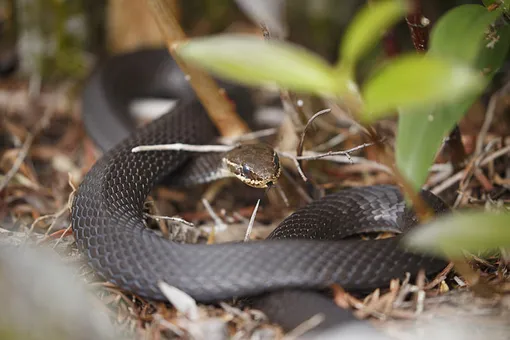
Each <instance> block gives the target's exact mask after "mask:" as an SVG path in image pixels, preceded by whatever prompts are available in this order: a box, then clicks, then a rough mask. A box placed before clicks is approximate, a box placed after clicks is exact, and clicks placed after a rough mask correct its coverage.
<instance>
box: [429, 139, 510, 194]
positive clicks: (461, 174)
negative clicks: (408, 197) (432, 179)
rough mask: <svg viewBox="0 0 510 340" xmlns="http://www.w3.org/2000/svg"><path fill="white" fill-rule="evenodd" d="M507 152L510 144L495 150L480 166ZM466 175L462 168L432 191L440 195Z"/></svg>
mask: <svg viewBox="0 0 510 340" xmlns="http://www.w3.org/2000/svg"><path fill="white" fill-rule="evenodd" d="M505 154H510V145H508V146H506V147H504V148H502V149H499V150H498V151H496V152H494V153H493V154H491V155H489V156H487V157H486V158H484V159H483V161H481V162H480V164H479V166H484V165H487V164H489V163H490V162H492V161H493V160H495V159H496V158H499V157H501V156H504V155H505ZM464 176H465V171H464V170H461V171H459V172H457V173H456V174H455V175H453V176H451V177H450V178H448V179H447V180H445V181H444V182H443V183H441V184H439V185H438V186H436V187H434V188H433V189H432V190H431V191H432V193H434V194H436V195H438V194H440V193H441V192H443V191H444V190H446V189H447V188H448V187H450V186H452V185H454V184H455V183H457V182H458V181H460V180H462V178H463V177H464Z"/></svg>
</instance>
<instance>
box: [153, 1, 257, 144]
mask: <svg viewBox="0 0 510 340" xmlns="http://www.w3.org/2000/svg"><path fill="white" fill-rule="evenodd" d="M148 2H149V5H150V8H151V10H152V14H153V15H154V17H155V19H156V23H157V24H158V27H159V29H160V31H161V33H162V34H163V36H164V37H165V39H166V43H167V47H168V51H169V52H170V54H171V55H172V57H173V58H174V59H175V61H176V62H177V64H178V65H179V67H180V68H181V70H182V71H183V72H184V74H186V75H187V79H189V82H190V85H191V87H192V88H193V89H194V90H195V92H196V94H197V96H198V98H200V101H201V102H202V104H203V105H204V107H205V108H206V110H207V112H208V114H209V117H210V118H211V120H212V121H213V122H214V124H215V125H216V127H217V128H218V130H219V131H220V134H221V135H222V136H238V135H242V134H244V133H246V132H249V131H250V129H249V128H248V126H247V125H246V123H245V122H243V121H242V120H241V118H240V117H239V116H238V115H237V114H236V112H235V108H234V107H233V105H232V104H231V103H230V102H229V101H228V100H227V98H226V95H225V91H224V90H223V89H220V88H219V87H218V85H217V84H216V82H215V81H214V79H212V78H211V77H210V76H209V75H208V74H206V73H205V72H203V71H201V70H199V69H197V68H195V67H192V66H190V65H188V64H187V63H185V62H184V61H183V60H182V59H181V58H180V57H179V56H178V54H177V53H176V48H177V47H178V46H179V44H182V43H185V42H186V40H187V39H188V38H187V36H186V34H185V33H184V31H183V30H182V28H181V26H180V25H179V22H178V21H177V18H176V16H175V14H174V12H173V11H174V9H173V8H172V6H170V1H165V0H148Z"/></svg>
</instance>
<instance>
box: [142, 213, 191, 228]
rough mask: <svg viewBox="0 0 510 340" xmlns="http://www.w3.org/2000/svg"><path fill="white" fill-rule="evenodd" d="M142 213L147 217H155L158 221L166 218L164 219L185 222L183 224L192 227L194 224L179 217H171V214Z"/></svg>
mask: <svg viewBox="0 0 510 340" xmlns="http://www.w3.org/2000/svg"><path fill="white" fill-rule="evenodd" d="M144 215H145V216H147V217H149V218H152V219H155V220H156V221H158V220H166V221H173V222H177V223H182V224H185V225H187V226H190V227H194V226H195V225H194V224H193V223H191V222H188V221H186V220H185V219H183V218H180V217H173V216H172V217H171V216H163V215H151V214H147V213H145V214H144Z"/></svg>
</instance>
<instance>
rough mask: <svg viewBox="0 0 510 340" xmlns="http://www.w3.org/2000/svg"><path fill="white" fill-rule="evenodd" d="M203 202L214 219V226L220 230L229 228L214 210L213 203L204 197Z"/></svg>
mask: <svg viewBox="0 0 510 340" xmlns="http://www.w3.org/2000/svg"><path fill="white" fill-rule="evenodd" d="M202 204H203V205H204V207H205V209H206V210H207V212H208V213H209V215H210V216H211V218H212V219H213V221H214V226H215V227H216V228H217V229H218V230H225V229H227V225H226V224H225V223H223V221H222V220H221V218H220V217H219V216H218V215H216V213H215V212H214V210H213V208H212V207H211V205H210V204H209V202H208V201H207V200H206V199H205V198H202ZM213 230H214V229H213Z"/></svg>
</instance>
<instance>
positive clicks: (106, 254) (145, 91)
mask: <svg viewBox="0 0 510 340" xmlns="http://www.w3.org/2000/svg"><path fill="white" fill-rule="evenodd" d="M227 92H228V93H229V96H230V98H231V99H232V100H233V101H234V103H235V104H236V106H237V109H238V111H244V112H250V111H251V110H252V104H251V103H250V101H249V99H247V98H248V96H247V95H246V92H243V90H240V89H239V87H238V86H231V87H230V88H227ZM139 97H173V98H175V97H177V98H180V102H179V104H178V105H177V106H176V107H175V108H173V109H172V110H171V111H170V112H169V113H167V114H165V115H163V116H162V117H161V118H158V119H157V120H155V121H153V122H151V123H149V124H147V125H145V126H144V127H142V128H138V129H136V130H135V131H133V130H134V125H133V124H132V122H129V120H128V119H127V118H126V116H127V115H126V111H127V105H128V103H129V102H130V101H131V100H133V99H134V98H139ZM83 116H84V121H85V125H86V127H87V130H88V132H89V133H90V134H91V135H92V137H93V139H94V140H95V141H96V142H97V143H98V144H99V145H101V146H102V147H103V149H104V150H105V151H106V152H105V153H104V155H103V156H102V158H101V159H99V160H98V161H97V162H96V164H95V165H94V166H93V167H92V169H91V170H90V171H89V172H88V173H87V174H86V176H85V178H84V180H83V182H82V183H81V185H80V186H79V189H78V191H77V193H76V195H75V198H74V202H73V206H72V224H73V231H74V236H75V238H76V242H77V245H78V248H79V249H80V250H81V251H82V252H83V253H84V254H85V255H86V256H87V258H88V260H89V263H90V265H91V266H92V267H93V268H94V269H95V270H96V271H97V273H99V274H100V275H101V276H103V277H104V278H105V279H107V280H108V281H110V282H112V283H114V284H116V285H118V286H119V287H120V288H122V289H125V290H127V291H131V292H133V293H136V294H138V295H140V296H142V297H145V298H149V299H153V300H165V297H164V296H163V295H162V293H161V291H160V289H159V288H158V282H159V281H164V282H166V283H168V284H170V285H172V286H175V287H177V288H179V289H181V290H183V291H184V292H186V293H188V294H190V295H191V296H192V297H193V298H195V299H196V300H198V301H201V302H216V301H219V300H223V299H229V298H232V297H253V296H257V295H260V294H266V295H264V297H263V298H262V299H266V300H271V296H273V298H272V300H271V302H270V304H272V305H273V307H274V306H275V301H277V302H276V305H278V306H279V308H280V307H281V308H283V307H282V306H284V304H285V299H284V296H285V295H289V294H290V295H292V298H291V300H292V301H294V303H295V302H296V301H298V302H299V301H301V300H300V298H299V296H300V295H299V294H302V295H301V296H303V300H302V301H308V302H306V304H307V306H305V308H301V309H300V308H296V307H293V308H292V309H291V310H290V312H289V311H287V312H285V313H282V312H281V310H280V311H279V312H278V313H279V314H278V313H276V314H278V316H277V317H276V316H275V317H276V318H277V319H278V320H276V321H277V322H280V323H281V324H283V325H286V326H285V327H286V328H288V327H291V326H295V325H296V323H298V322H300V321H304V318H305V317H307V315H308V314H309V311H311V310H316V309H317V308H315V307H313V306H312V304H313V301H314V300H313V299H312V300H311V301H312V302H310V300H309V299H307V298H306V296H309V295H306V294H309V293H311V292H315V291H317V290H322V289H325V288H328V287H329V286H330V285H331V284H333V283H337V284H339V285H340V286H342V287H343V288H345V289H347V290H354V291H368V290H370V289H373V288H376V287H385V286H388V284H389V282H390V280H391V279H393V278H403V277H404V275H405V273H406V272H409V273H411V274H412V275H415V274H416V273H417V272H418V271H419V269H420V268H423V269H425V271H426V273H427V274H433V273H437V272H439V271H440V270H441V269H443V268H444V266H445V262H444V261H442V260H439V259H434V258H430V257H427V256H422V255H417V254H413V253H410V252H407V251H404V250H402V249H401V247H399V241H400V237H399V236H397V237H394V238H389V239H382V240H369V241H362V240H358V239H352V238H351V239H349V238H348V237H349V236H352V235H353V234H355V233H356V232H360V231H361V232H378V231H393V232H396V233H401V232H405V231H406V230H408V229H409V228H410V227H412V226H413V225H415V224H416V218H415V215H414V214H413V212H412V211H411V210H410V209H408V208H406V206H405V204H404V202H403V200H402V197H401V195H400V193H399V191H398V190H397V188H396V187H393V186H389V185H381V186H367V187H359V188H351V189H345V190H340V191H338V192H336V193H332V194H330V195H327V196H326V197H324V198H322V199H319V200H316V201H314V202H312V203H311V204H309V205H307V206H305V207H302V208H300V209H298V210H297V211H296V212H295V213H293V214H292V215H290V216H289V217H288V218H286V219H285V220H284V221H282V222H281V224H280V225H279V226H278V227H277V228H276V229H275V230H274V231H273V233H272V234H271V235H270V236H269V237H268V239H267V240H264V241H252V242H245V243H241V242H239V243H227V244H213V245H205V244H179V243H174V242H171V241H168V240H166V239H163V238H162V237H160V236H159V235H157V234H156V233H155V232H154V231H153V230H150V229H148V228H146V227H145V225H144V221H143V213H142V209H143V205H144V201H145V199H146V197H147V195H148V194H149V193H150V191H151V190H152V188H153V187H154V186H155V185H156V184H157V183H158V182H161V181H162V180H164V179H165V178H168V177H172V176H173V175H176V176H177V174H179V173H180V175H182V169H183V167H185V165H186V163H187V161H188V159H189V158H190V157H191V155H190V153H186V152H182V151H150V152H139V153H132V152H131V149H132V148H133V147H134V146H137V145H141V144H162V143H174V142H179V143H188V144H204V143H210V142H211V141H213V140H214V138H215V137H217V130H216V129H215V127H214V126H213V124H212V123H211V122H210V120H209V118H208V117H207V114H206V112H205V110H204V108H203V107H202V105H201V104H200V103H199V101H198V100H197V99H196V98H195V97H194V96H193V94H192V92H191V90H190V89H189V86H188V85H187V83H186V81H185V78H184V76H183V75H182V74H181V73H180V71H179V69H178V68H177V66H176V64H175V63H174V62H173V60H172V59H171V58H170V56H169V55H168V54H167V53H166V51H165V50H160V49H154V50H143V51H136V52H133V53H128V54H124V55H120V56H116V57H113V58H111V59H109V60H107V61H106V62H105V63H104V64H103V65H102V66H101V67H100V68H99V69H98V70H97V71H96V72H94V74H93V75H92V76H91V78H90V79H89V81H88V83H87V85H86V88H85V91H84V95H83ZM422 196H423V197H424V198H425V199H426V201H427V202H428V203H429V204H430V205H431V206H432V207H433V208H434V209H435V210H436V211H438V212H439V211H446V209H447V208H446V206H445V204H444V203H443V202H442V201H441V200H440V199H439V198H437V197H436V196H434V195H433V194H431V193H429V192H427V191H422ZM346 237H347V239H345V238H346ZM282 292H287V293H282ZM296 296H297V297H296ZM278 299H281V300H279V301H278ZM288 300H289V299H287V301H288ZM330 307H331V306H330ZM330 307H328V308H329V309H331V308H330ZM262 309H264V308H262ZM273 309H274V308H273ZM319 309H320V308H319ZM333 309H334V308H333ZM289 313H290V314H292V315H289ZM269 314H270V316H271V313H269ZM276 314H275V313H273V315H276ZM327 314H328V313H327ZM333 314H334V313H333ZM289 319H292V320H294V321H292V320H291V321H289ZM333 323H334V322H333Z"/></svg>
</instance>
